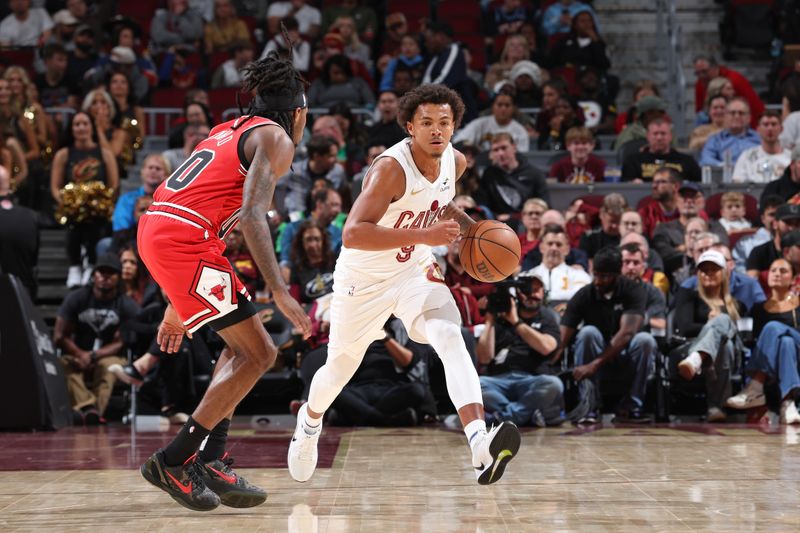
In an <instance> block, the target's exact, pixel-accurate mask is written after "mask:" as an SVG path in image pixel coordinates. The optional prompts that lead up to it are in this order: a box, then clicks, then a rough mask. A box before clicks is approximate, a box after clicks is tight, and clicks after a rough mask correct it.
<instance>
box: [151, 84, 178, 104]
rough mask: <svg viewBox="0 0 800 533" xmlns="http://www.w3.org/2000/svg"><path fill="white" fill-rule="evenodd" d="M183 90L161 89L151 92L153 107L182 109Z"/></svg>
mask: <svg viewBox="0 0 800 533" xmlns="http://www.w3.org/2000/svg"><path fill="white" fill-rule="evenodd" d="M185 97H186V90H185V89H175V88H170V87H167V88H163V89H157V90H155V91H153V95H152V102H153V107H183V100H184V98H185Z"/></svg>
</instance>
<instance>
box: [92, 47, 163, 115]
mask: <svg viewBox="0 0 800 533" xmlns="http://www.w3.org/2000/svg"><path fill="white" fill-rule="evenodd" d="M153 69H155V66H154V65H153V63H152V62H151V61H150V60H148V59H146V58H144V57H143V56H137V55H136V53H135V52H134V51H133V49H132V48H130V47H127V46H115V47H114V48H112V49H111V53H110V54H109V55H108V57H106V58H102V59H100V60H99V62H98V65H97V66H96V67H95V68H93V69H91V70H89V71H88V72H87V73H86V76H85V82H84V84H85V85H88V86H89V87H92V88H94V87H98V86H100V85H105V84H106V83H107V82H108V80H109V79H110V78H111V75H112V74H113V73H115V72H122V73H123V74H125V76H126V77H127V78H128V81H129V82H130V91H131V92H132V93H133V100H134V101H136V102H143V101H144V100H145V98H146V97H147V94H148V92H149V91H150V87H151V86H153V87H154V86H155V85H156V81H157V79H158V78H157V76H156V74H155V71H154V70H153Z"/></svg>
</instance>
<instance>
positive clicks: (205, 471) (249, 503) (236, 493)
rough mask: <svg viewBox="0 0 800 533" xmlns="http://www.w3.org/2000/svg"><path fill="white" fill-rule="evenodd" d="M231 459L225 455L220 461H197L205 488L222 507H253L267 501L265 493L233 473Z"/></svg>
mask: <svg viewBox="0 0 800 533" xmlns="http://www.w3.org/2000/svg"><path fill="white" fill-rule="evenodd" d="M232 467H233V458H232V457H230V456H229V455H228V454H227V453H226V454H225V455H223V456H222V459H215V460H214V461H211V462H208V463H203V462H202V461H200V460H198V461H197V468H198V470H199V472H200V475H201V476H202V477H203V481H204V482H205V484H206V486H207V487H208V488H209V489H211V490H213V491H214V492H215V493H216V494H217V496H219V499H220V501H221V502H222V505H227V506H228V507H239V508H243V507H255V506H256V505H261V504H262V503H264V502H265V501H266V500H267V491H265V490H264V489H262V488H259V487H256V486H255V485H252V484H251V483H250V482H249V481H247V480H246V479H245V478H243V477H242V476H240V475H239V474H237V473H236V472H234V471H233V468H232Z"/></svg>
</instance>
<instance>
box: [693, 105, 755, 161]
mask: <svg viewBox="0 0 800 533" xmlns="http://www.w3.org/2000/svg"><path fill="white" fill-rule="evenodd" d="M725 112H726V114H727V127H726V128H725V129H723V130H722V131H720V132H719V133H715V134H714V135H712V136H711V137H709V138H708V141H706V144H705V146H703V151H702V152H701V154H700V164H701V165H709V166H714V167H721V166H723V165H724V164H726V160H729V161H730V164H731V165H735V164H736V161H738V159H739V156H740V155H741V154H742V152H744V151H745V150H746V149H748V148H751V147H754V146H758V145H759V144H761V139H759V137H758V134H757V133H756V132H755V131H754V130H752V129H751V128H750V127H749V124H750V107H749V105H748V104H747V101H746V100H745V99H744V98H740V97H738V96H737V97H735V98H733V99H731V100H730V101H729V102H728V107H727V109H726V111H725ZM731 170H733V169H731Z"/></svg>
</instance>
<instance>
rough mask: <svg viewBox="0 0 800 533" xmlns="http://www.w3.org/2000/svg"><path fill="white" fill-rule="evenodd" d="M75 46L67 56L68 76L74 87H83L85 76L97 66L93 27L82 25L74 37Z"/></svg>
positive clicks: (76, 30)
mask: <svg viewBox="0 0 800 533" xmlns="http://www.w3.org/2000/svg"><path fill="white" fill-rule="evenodd" d="M73 41H74V44H75V46H74V47H73V48H72V50H70V51H69V53H68V54H67V76H69V77H70V78H71V81H70V83H71V84H72V85H73V86H81V85H82V84H83V79H84V76H85V75H86V73H87V72H89V70H91V69H92V67H94V66H95V65H96V64H97V61H98V57H99V56H98V54H97V49H96V46H95V45H96V42H95V34H94V30H93V29H92V27H91V26H89V25H86V24H82V25H80V26H78V27H77V28H76V29H75V33H74V35H73Z"/></svg>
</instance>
